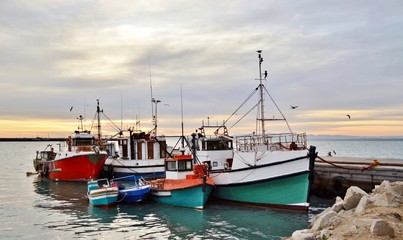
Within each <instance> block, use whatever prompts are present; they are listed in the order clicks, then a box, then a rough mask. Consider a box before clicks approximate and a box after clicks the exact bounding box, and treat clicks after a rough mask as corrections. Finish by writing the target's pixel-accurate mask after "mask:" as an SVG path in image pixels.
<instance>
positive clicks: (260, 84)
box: [257, 50, 267, 135]
mask: <svg viewBox="0 0 403 240" xmlns="http://www.w3.org/2000/svg"><path fill="white" fill-rule="evenodd" d="M257 53H258V59H259V92H260V119H258V120H260V122H261V124H262V134H263V135H264V134H265V133H266V130H265V126H264V121H265V119H264V89H263V79H262V62H263V58H262V55H261V53H262V50H257ZM266 77H267V72H265V79H266Z"/></svg>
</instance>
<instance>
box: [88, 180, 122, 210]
mask: <svg viewBox="0 0 403 240" xmlns="http://www.w3.org/2000/svg"><path fill="white" fill-rule="evenodd" d="M87 188H88V191H87V196H88V200H89V202H90V204H91V205H93V206H97V207H107V206H109V205H112V204H115V203H116V202H117V200H118V194H119V189H118V185H117V183H110V182H109V181H108V179H106V178H103V179H97V180H91V181H88V183H87Z"/></svg>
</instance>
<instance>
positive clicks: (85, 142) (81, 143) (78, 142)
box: [73, 138, 94, 146]
mask: <svg viewBox="0 0 403 240" xmlns="http://www.w3.org/2000/svg"><path fill="white" fill-rule="evenodd" d="M89 145H94V139H93V138H87V139H73V146H89Z"/></svg>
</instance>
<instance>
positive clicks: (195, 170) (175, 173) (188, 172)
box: [165, 155, 207, 179]
mask: <svg viewBox="0 0 403 240" xmlns="http://www.w3.org/2000/svg"><path fill="white" fill-rule="evenodd" d="M204 175H207V165H206V164H193V157H192V155H176V156H174V157H173V158H169V159H166V160H165V176H166V179H196V178H202V177H203V176H204Z"/></svg>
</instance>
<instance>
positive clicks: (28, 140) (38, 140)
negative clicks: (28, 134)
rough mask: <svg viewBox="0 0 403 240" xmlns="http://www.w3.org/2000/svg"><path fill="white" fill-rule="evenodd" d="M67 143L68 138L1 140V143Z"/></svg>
mask: <svg viewBox="0 0 403 240" xmlns="http://www.w3.org/2000/svg"><path fill="white" fill-rule="evenodd" d="M59 141H66V138H41V137H36V138H25V137H24V138H0V142H59Z"/></svg>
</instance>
